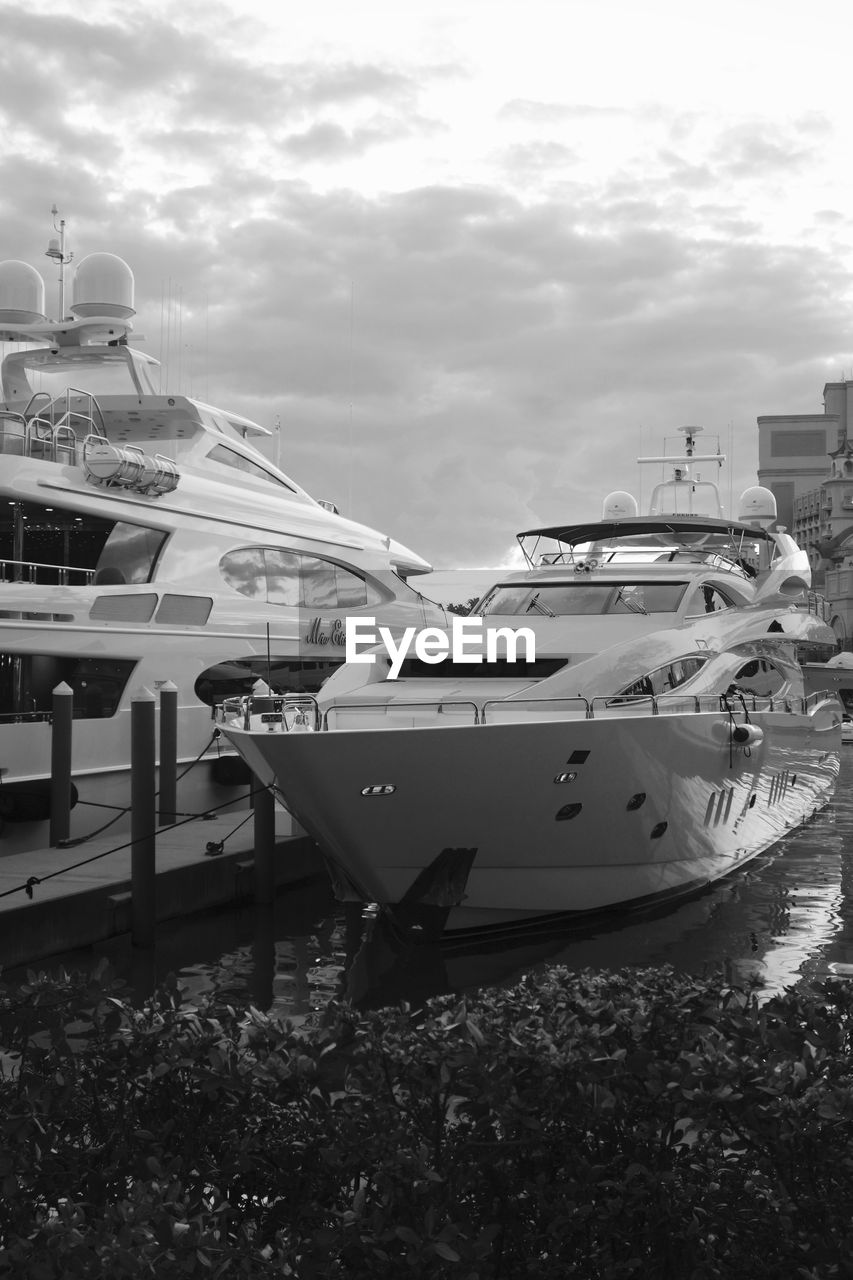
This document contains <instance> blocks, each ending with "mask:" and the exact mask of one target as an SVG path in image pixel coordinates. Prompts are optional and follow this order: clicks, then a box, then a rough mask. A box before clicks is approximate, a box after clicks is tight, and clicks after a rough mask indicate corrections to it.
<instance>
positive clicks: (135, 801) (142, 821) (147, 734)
mask: <svg viewBox="0 0 853 1280" xmlns="http://www.w3.org/2000/svg"><path fill="white" fill-rule="evenodd" d="M130 717H131V719H130V836H131V840H132V841H133V846H132V848H131V857H130V893H131V904H130V920H131V925H130V928H131V941H132V943H133V945H134V946H135V947H153V946H154V932H155V925H156V923H157V908H156V878H155V865H156V863H155V855H156V840H155V834H154V833H155V831H156V828H157V823H156V814H155V799H156V790H157V787H156V769H155V755H154V694H153V693H151V691H150V690H149V689H140V691H139V692H138V693H137V694H135V695H134V697H133V699H132V701H131V704H130Z"/></svg>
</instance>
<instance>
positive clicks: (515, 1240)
mask: <svg viewBox="0 0 853 1280" xmlns="http://www.w3.org/2000/svg"><path fill="white" fill-rule="evenodd" d="M851 1009H853V989H851V987H850V986H848V985H847V984H844V983H841V982H833V981H827V982H824V983H823V984H822V985H821V986H820V988H819V989H818V990H817V991H816V993H814V994H797V993H794V992H789V993H786V994H785V995H784V996H782V997H776V998H774V999H771V1000H768V1001H766V1002H765V1001H759V1000H758V999H756V995H755V992H754V991H741V990H738V989H733V988H731V987H730V986H727V985H726V984H725V983H724V981H723V979H722V978H721V977H717V978H714V979H711V980H698V979H695V978H691V977H687V976H685V975H677V974H675V973H674V972H673V971H672V970H669V969H663V970H649V971H639V972H631V971H625V972H621V973H604V974H592V973H582V974H571V973H569V972H567V971H566V970H565V969H562V968H553V969H551V970H549V971H547V972H546V973H545V974H541V975H537V976H530V977H528V978H526V979H524V980H523V981H522V982H520V983H519V984H518V985H517V986H515V987H514V988H512V989H510V990H505V991H492V992H486V993H483V994H481V995H478V996H477V997H476V998H471V999H469V1000H458V999H455V998H449V997H442V998H440V999H436V1000H433V1001H431V1002H429V1004H428V1005H427V1006H426V1007H425V1008H424V1009H423V1010H420V1011H419V1012H417V1013H415V1012H413V1011H412V1010H411V1009H409V1008H407V1007H405V1006H401V1007H400V1008H398V1009H394V1010H384V1011H374V1012H371V1013H368V1014H362V1015H359V1014H356V1013H355V1012H354V1011H353V1010H352V1009H350V1008H348V1007H346V1006H333V1007H331V1008H330V1009H328V1010H327V1011H326V1013H325V1014H324V1015H323V1016H322V1018H320V1019H318V1021H317V1025H315V1026H313V1027H310V1028H305V1027H302V1028H299V1029H297V1028H295V1027H293V1026H292V1025H290V1024H284V1025H282V1024H280V1023H276V1022H274V1021H272V1020H270V1019H268V1018H267V1017H265V1016H264V1015H262V1014H260V1013H258V1012H257V1011H256V1010H254V1009H248V1010H243V1011H237V1010H235V1009H233V1008H232V1007H230V1006H227V1005H222V1004H217V1003H215V1002H211V1003H210V1004H209V1005H206V1006H205V1007H203V1008H195V1007H193V1006H191V1005H189V1004H187V1003H185V1002H184V1000H183V999H182V996H181V993H180V991H179V990H178V989H177V987H176V986H175V985H174V984H173V985H172V986H170V987H166V988H164V989H162V990H161V991H160V992H158V995H157V997H156V998H155V999H154V1000H152V1001H150V1002H148V1003H147V1004H146V1005H145V1006H144V1007H142V1008H140V1009H138V1008H135V1007H134V1006H133V1005H132V1004H131V1003H130V1001H128V1000H127V999H126V998H124V994H123V991H122V989H121V987H120V986H119V985H118V984H115V983H114V982H111V981H110V979H109V977H108V975H106V974H105V973H101V974H99V975H96V976H95V977H84V976H82V975H66V974H60V975H59V976H57V977H53V978H51V977H47V976H45V975H41V976H33V977H32V978H31V980H30V981H29V982H28V983H27V984H26V985H25V986H23V987H20V988H17V989H14V990H13V989H7V990H5V992H4V993H3V997H2V1002H0V1020H2V1028H3V1043H4V1046H5V1050H6V1059H5V1061H6V1070H5V1074H4V1077H3V1079H2V1081H0V1122H2V1145H0V1179H2V1192H3V1195H2V1201H0V1275H10V1276H12V1275H14V1276H15V1277H24V1276H26V1277H33V1278H34V1280H42V1278H44V1280H49V1278H50V1277H60V1276H61V1277H67V1276H100V1275H103V1276H111V1277H112V1276H118V1277H122V1276H148V1275H150V1276H156V1277H158V1280H161V1278H163V1277H172V1276H175V1277H178V1276H187V1275H204V1276H214V1277H215V1276H220V1275H227V1276H228V1277H231V1276H250V1277H255V1276H258V1277H261V1276H264V1277H265V1276H276V1277H280V1276H295V1277H299V1280H313V1278H314V1277H318V1278H319V1277H329V1278H334V1280H362V1278H363V1280H367V1278H368V1277H370V1278H373V1277H377V1278H379V1280H384V1278H387V1280H391V1277H394V1280H398V1278H399V1277H400V1276H404V1275H412V1276H417V1277H426V1278H427V1280H431V1278H432V1277H447V1278H448V1280H522V1278H523V1277H528V1276H529V1277H536V1278H537V1280H552V1278H553V1280H558V1278H559V1280H563V1278H564V1277H572V1276H574V1277H581V1278H582V1280H621V1278H622V1277H631V1276H636V1277H640V1276H642V1277H644V1280H649V1278H653V1280H668V1278H670V1277H671V1278H672V1280H705V1278H708V1277H718V1276H719V1277H737V1278H738V1280H742V1278H743V1277H750V1278H751V1280H762V1278H764V1277H767V1278H768V1280H769V1278H770V1277H772V1278H773V1280H779V1278H780V1277H788V1276H790V1277H802V1278H803V1280H824V1278H826V1280H829V1278H830V1277H839V1278H844V1277H851V1276H853V1263H851V1259H853V1229H851V1222H850V1208H849V1206H850V1186H851V1174H853V1143H851V1136H852V1135H853V1128H851V1125H853V1094H851V1066H850V1049H851V1028H853V1018H852V1017H851Z"/></svg>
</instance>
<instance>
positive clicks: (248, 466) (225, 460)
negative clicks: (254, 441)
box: [207, 444, 296, 493]
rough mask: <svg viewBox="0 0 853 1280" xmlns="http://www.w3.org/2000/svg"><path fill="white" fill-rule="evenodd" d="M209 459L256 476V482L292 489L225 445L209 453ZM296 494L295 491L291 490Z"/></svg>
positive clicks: (214, 448) (218, 446) (218, 445)
mask: <svg viewBox="0 0 853 1280" xmlns="http://www.w3.org/2000/svg"><path fill="white" fill-rule="evenodd" d="M207 456H208V458H210V459H212V461H213V462H219V463H221V464H222V465H223V466H225V467H234V468H235V469H236V470H237V471H242V472H244V473H245V474H246V475H249V476H254V478H255V479H256V480H264V481H265V482H266V483H267V484H277V485H280V486H281V488H282V489H291V486H290V485H289V484H285V483H284V481H283V480H280V479H279V477H278V476H274V475H272V473H271V472H269V471H266V470H264V468H263V467H259V466H258V464H257V463H256V462H252V460H251V458H246V457H244V456H243V454H242V453H237V452H236V451H235V450H234V449H229V448H228V447H227V446H226V445H224V444H217V445H215V446H214V447H213V448H212V449H211V450H210V452H209V453H208V455H207ZM291 492H292V493H295V492H296V490H295V489H291Z"/></svg>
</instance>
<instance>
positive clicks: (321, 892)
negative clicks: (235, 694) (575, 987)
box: [4, 746, 853, 1021]
mask: <svg viewBox="0 0 853 1280" xmlns="http://www.w3.org/2000/svg"><path fill="white" fill-rule="evenodd" d="M842 751H843V752H844V755H843V758H842V770H841V777H840V780H839V784H838V788H837V790H836V794H835V798H834V800H833V801H832V803H831V804H830V805H829V806H828V807H827V808H826V809H824V810H823V811H822V812H821V813H820V814H818V816H817V817H816V818H814V819H813V820H812V821H811V822H810V823H808V824H807V825H806V826H804V827H802V828H801V829H800V830H799V831H798V832H797V833H796V834H795V835H792V836H790V837H788V839H786V840H784V841H782V842H781V843H780V844H778V845H776V846H774V848H773V849H772V850H771V851H770V852H768V853H766V854H763V855H762V856H761V857H759V858H756V859H755V860H754V861H753V862H751V863H750V864H749V865H748V866H747V867H746V868H745V869H744V870H743V871H741V872H737V873H735V874H734V875H732V876H731V877H729V878H728V879H726V880H724V881H721V882H719V883H718V884H716V885H715V886H713V888H711V889H709V890H707V891H706V892H704V893H703V894H702V895H701V896H699V897H696V898H693V899H691V900H689V901H687V902H684V903H683V904H682V905H681V906H677V907H670V908H668V909H666V910H660V911H658V912H656V913H653V914H649V915H646V916H644V917H642V918H638V917H637V916H631V917H629V918H628V919H626V920H623V921H619V920H613V921H610V922H609V923H604V924H599V925H598V926H597V927H596V928H595V929H593V930H587V931H586V932H583V933H580V932H578V931H577V930H576V929H575V930H574V931H570V930H568V928H566V927H563V928H562V929H560V928H556V927H554V926H549V927H546V928H542V927H539V928H537V929H536V930H533V929H531V928H530V927H527V928H520V929H518V930H514V931H504V933H503V934H502V936H501V937H500V938H499V939H492V940H491V941H485V942H480V943H478V944H477V945H476V946H474V945H468V944H455V945H452V946H443V947H438V946H428V945H424V944H421V945H409V946H401V945H400V944H399V941H398V940H393V939H391V938H389V937H388V936H386V931H385V930H384V928H383V927H381V926H380V925H379V924H377V923H375V922H373V921H372V920H367V921H365V920H363V919H361V918H359V913H358V912H356V911H349V913H348V914H346V913H344V912H343V911H342V909H341V907H340V905H339V904H337V903H336V902H335V900H334V898H333V897H332V895H331V892H330V890H329V888H328V885H327V884H326V882H325V880H317V881H314V882H311V883H310V884H305V885H303V886H301V887H299V888H296V889H294V890H291V891H290V892H288V894H287V895H285V896H283V897H281V898H280V899H279V901H278V902H277V903H276V904H275V907H274V908H267V909H260V908H251V907H250V908H246V909H244V910H242V911H238V912H234V911H227V912H226V911H222V912H216V913H210V914H207V915H205V916H203V917H197V918H194V919H190V920H183V921H178V922H170V923H169V924H167V925H165V926H162V927H161V928H160V930H159V931H158V941H157V950H156V955H154V956H148V957H146V956H139V955H136V956H133V955H132V953H131V949H130V948H129V947H128V946H127V944H126V943H125V942H123V941H122V942H119V943H116V944H109V945H107V946H104V947H103V948H102V949H101V950H100V951H99V955H100V954H103V955H106V956H107V957H108V958H109V959H110V961H111V963H112V964H113V966H114V968H115V969H116V970H117V971H118V973H119V974H120V975H121V976H123V977H126V978H127V979H128V980H129V981H130V982H131V983H132V984H133V985H134V987H135V988H136V990H137V991H139V992H144V991H145V990H146V989H150V988H151V986H152V985H153V984H154V983H155V982H156V981H159V980H161V979H162V978H163V977H165V976H166V974H168V973H170V972H171V973H176V974H177V975H178V977H179V980H180V981H181V983H182V985H184V986H185V987H186V988H188V990H189V992H190V993H191V994H192V995H193V996H198V995H201V994H203V993H205V992H209V991H212V990H214V989H217V990H218V991H219V993H220V994H221V995H223V996H226V997H228V998H229V999H230V1000H231V1001H233V1003H235V1004H245V1003H247V1002H250V1003H252V1004H254V1005H255V1006H256V1007H258V1008H261V1009H264V1010H269V1011H272V1012H274V1013H275V1014H277V1015H278V1016H286V1017H290V1018H291V1019H293V1020H295V1021H300V1020H302V1019H304V1017H305V1016H306V1015H307V1014H308V1013H309V1011H311V1010H314V1009H317V1008H320V1007H322V1006H323V1005H324V1004H325V1003H326V1002H327V1001H328V1000H329V999H330V998H333V997H340V996H342V995H348V996H350V997H351V998H352V999H354V1000H355V1001H356V1003H358V1004H360V1005H362V1006H365V1007H366V1006H380V1005H382V1004H388V1003H393V1002H395V1001H398V1000H401V999H409V1000H412V1001H418V1000H420V999H423V998H424V997H426V996H429V995H432V994H439V993H441V992H451V991H460V992H461V991H471V990H476V989H477V988H479V987H482V986H489V985H497V984H505V983H510V982H513V981H515V980H516V979H517V978H518V977H520V976H521V975H522V974H523V973H525V972H528V971H530V970H532V969H535V968H536V967H538V966H541V965H545V964H565V965H568V966H569V967H571V968H586V967H591V968H595V969H605V968H619V967H622V966H625V965H639V966H646V965H658V964H671V965H673V966H674V967H675V968H676V969H680V970H684V971H687V972H691V973H697V974H701V973H703V972H709V971H713V970H715V969H717V968H720V967H724V968H725V969H726V971H727V973H728V974H729V975H730V977H731V979H732V981H735V982H743V981H744V980H746V979H747V978H749V977H750V976H752V975H757V976H759V977H760V978H761V979H762V981H763V982H764V984H765V987H766V989H767V991H768V992H773V991H778V990H781V989H783V988H784V987H787V986H793V985H808V984H809V983H810V982H813V981H814V980H815V979H816V978H819V977H821V976H824V975H827V974H836V975H845V974H847V975H851V976H853V746H846V747H843V748H842ZM94 959H96V957H93V956H92V955H91V953H76V954H75V955H73V956H69V957H65V958H64V962H65V963H66V964H70V965H73V966H76V967H81V966H83V965H86V966H88V965H90V964H92V963H93V962H94ZM43 967H45V968H49V967H51V966H49V965H47V964H45V965H44V966H43ZM4 977H5V979H6V980H7V981H10V980H13V979H14V975H13V973H12V972H11V971H9V972H7V973H6V974H5V975H4Z"/></svg>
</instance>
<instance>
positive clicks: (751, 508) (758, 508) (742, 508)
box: [737, 484, 776, 525]
mask: <svg viewBox="0 0 853 1280" xmlns="http://www.w3.org/2000/svg"><path fill="white" fill-rule="evenodd" d="M737 518H738V520H742V521H743V522H744V524H760V525H770V524H774V523H775V521H776V497H775V495H774V494H773V493H771V491H770V490H769V489H765V488H764V487H763V485H760V484H755V485H753V486H752V487H751V488H749V489H744V491H743V493H742V494H741V495H740V502H739V503H738V516H737Z"/></svg>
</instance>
